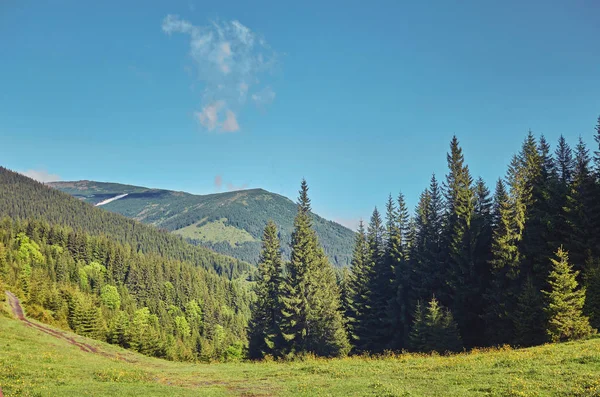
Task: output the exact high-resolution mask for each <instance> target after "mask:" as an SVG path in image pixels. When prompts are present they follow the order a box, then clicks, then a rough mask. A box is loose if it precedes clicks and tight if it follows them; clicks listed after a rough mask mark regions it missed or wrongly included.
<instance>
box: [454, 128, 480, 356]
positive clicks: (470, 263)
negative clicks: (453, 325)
mask: <svg viewBox="0 0 600 397" xmlns="http://www.w3.org/2000/svg"><path fill="white" fill-rule="evenodd" d="M447 161H448V169H449V172H448V175H447V176H446V183H445V197H446V216H445V218H446V222H445V225H444V226H445V227H444V229H445V230H444V246H445V247H444V248H445V250H446V251H447V252H448V273H447V276H446V281H447V283H448V286H449V291H450V293H449V296H450V297H451V299H448V300H447V304H450V305H451V307H452V309H453V312H454V314H455V315H456V320H457V322H458V324H459V328H460V329H461V333H462V335H463V337H464V338H465V341H466V343H467V345H468V346H471V345H473V344H474V343H475V339H476V338H477V336H478V335H479V334H480V333H481V329H479V327H480V325H479V317H480V316H481V314H482V313H481V311H482V308H481V306H480V305H479V303H480V300H479V299H477V298H478V296H480V293H481V288H482V280H481V270H482V269H478V268H477V264H478V260H477V258H476V256H475V255H476V248H477V245H478V241H477V238H478V235H477V232H476V231H475V230H474V226H475V225H474V224H473V220H474V217H475V204H476V197H475V191H474V189H473V179H472V177H471V175H470V172H469V168H468V166H466V165H465V163H464V156H463V153H462V149H461V148H460V145H459V143H458V139H457V138H456V136H455V137H454V138H453V139H452V142H451V143H450V153H449V154H448V155H447ZM484 187H485V186H480V189H483V188H484ZM482 193H483V192H482Z"/></svg>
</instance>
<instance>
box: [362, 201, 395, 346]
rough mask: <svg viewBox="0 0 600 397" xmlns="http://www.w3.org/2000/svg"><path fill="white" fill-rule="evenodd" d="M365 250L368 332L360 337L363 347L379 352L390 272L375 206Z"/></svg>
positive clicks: (379, 219)
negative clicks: (366, 251)
mask: <svg viewBox="0 0 600 397" xmlns="http://www.w3.org/2000/svg"><path fill="white" fill-rule="evenodd" d="M367 250H368V259H367V260H368V267H369V279H368V280H369V281H368V288H369V299H368V301H367V304H366V310H365V328H366V329H367V330H368V334H366V335H364V337H363V338H362V339H363V341H364V348H365V349H367V350H370V351H373V352H381V351H382V350H383V347H384V346H383V345H382V336H381V331H382V328H383V327H385V326H386V324H385V321H386V319H387V317H386V316H387V312H386V309H387V297H386V295H385V291H383V290H382V288H384V286H383V285H384V283H385V281H386V280H387V279H388V276H389V274H390V272H388V271H387V269H386V267H387V263H386V258H385V228H384V225H383V220H382V219H381V215H380V214H379V211H378V210H377V208H375V209H374V210H373V214H372V215H371V220H370V222H369V227H368V231H367Z"/></svg>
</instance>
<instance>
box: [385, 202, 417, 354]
mask: <svg viewBox="0 0 600 397" xmlns="http://www.w3.org/2000/svg"><path fill="white" fill-rule="evenodd" d="M397 204H398V207H397V208H398V209H397V212H396V223H397V225H396V228H397V231H398V239H399V240H400V241H399V242H396V244H394V245H393V246H394V247H395V248H394V251H396V252H398V256H397V259H396V262H395V265H394V285H393V288H392V296H391V299H390V308H389V313H390V316H391V322H390V327H391V330H392V332H393V337H392V338H391V341H390V346H389V347H390V348H391V349H392V350H400V349H403V348H406V346H407V343H408V336H409V333H410V327H411V324H412V318H411V317H412V315H411V310H412V309H411V308H412V305H411V301H410V299H411V296H412V293H411V273H412V268H411V267H410V256H409V250H410V244H409V242H408V240H409V234H410V232H409V222H410V218H409V214H408V208H407V207H406V202H405V200H404V195H403V194H402V193H400V194H399V195H398V199H397Z"/></svg>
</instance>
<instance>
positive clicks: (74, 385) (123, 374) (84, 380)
mask: <svg viewBox="0 0 600 397" xmlns="http://www.w3.org/2000/svg"><path fill="white" fill-rule="evenodd" d="M7 296H8V298H9V299H8V304H6V303H4V302H0V306H2V307H1V308H0V387H1V389H2V390H3V391H4V395H5V396H82V395H87V396H105V395H114V396H140V395H143V396H199V395H201V396H389V397H393V396H471V395H472V396H590V397H591V396H600V339H598V338H596V339H591V340H587V341H582V342H571V343H563V344H556V345H545V346H540V347H535V348H529V349H521V350H512V349H499V350H488V351H483V350H482V351H475V352H471V353H465V354H459V355H455V356H450V357H436V356H423V355H412V354H405V355H398V356H393V357H392V356H390V357H386V358H368V357H352V358H345V359H335V360H326V359H308V360H305V361H297V362H289V363H274V362H263V363H250V362H242V363H223V364H188V363H175V362H169V361H164V360H159V359H154V358H149V357H145V356H142V355H139V354H135V353H133V352H130V351H127V350H123V349H120V348H118V347H115V346H112V345H109V344H106V343H102V342H98V341H94V340H90V339H86V338H83V337H80V336H77V335H74V334H72V333H69V332H66V331H62V330H57V329H54V328H52V327H49V326H46V325H43V324H40V323H37V322H35V321H33V320H28V319H27V318H26V317H25V316H24V315H23V313H22V310H21V309H20V305H19V303H18V300H17V298H16V297H15V296H14V295H12V294H7ZM9 305H10V308H11V309H12V310H10V309H9ZM9 310H10V311H12V312H13V313H15V314H16V317H17V319H15V318H12V317H11V316H10V314H9Z"/></svg>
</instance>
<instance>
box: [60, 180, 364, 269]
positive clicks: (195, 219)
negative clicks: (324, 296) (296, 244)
mask: <svg viewBox="0 0 600 397" xmlns="http://www.w3.org/2000/svg"><path fill="white" fill-rule="evenodd" d="M49 185H50V186H52V187H55V188H57V189H59V190H61V191H63V192H65V193H69V194H71V195H73V196H75V197H77V198H79V199H81V200H83V201H86V202H89V203H91V204H94V205H96V204H98V203H102V202H103V201H105V200H110V199H112V198H115V197H120V196H123V195H126V196H123V197H121V198H119V199H117V200H114V201H111V202H108V203H106V204H103V205H102V206H101V207H102V208H103V209H106V210H109V211H113V212H117V213H119V214H122V215H125V216H127V217H129V218H133V219H135V220H138V221H140V222H143V223H147V224H151V225H154V226H157V227H159V228H162V229H166V230H169V231H172V232H174V233H176V234H179V235H181V236H183V237H184V238H187V239H189V240H190V241H191V242H193V243H194V244H198V245H202V246H205V247H208V248H211V249H214V250H215V251H217V252H220V253H223V254H226V255H230V256H233V257H235V258H238V259H240V260H243V261H247V262H250V263H256V262H257V261H258V255H259V252H260V239H261V236H262V232H263V229H264V228H265V226H266V224H267V221H269V220H272V221H274V222H275V223H276V224H277V226H278V227H279V232H280V237H281V240H282V241H283V242H284V244H283V245H282V250H283V255H284V258H286V259H289V255H290V248H289V242H290V239H291V233H292V228H293V220H294V216H295V215H296V205H295V204H294V203H293V202H292V201H291V200H289V199H288V198H286V197H283V196H280V195H278V194H275V193H270V192H268V191H266V190H263V189H251V190H240V191H235V192H227V193H217V194H209V195H203V196H199V195H193V194H189V193H184V192H175V191H170V190H162V189H148V188H144V187H139V186H130V185H121V184H117V183H104V182H94V181H77V182H53V183H50V184H49ZM312 217H313V222H314V229H315V231H316V232H317V235H318V236H319V240H320V241H321V243H322V244H323V248H324V249H325V253H326V254H327V256H328V257H329V260H330V261H331V262H332V263H333V264H334V265H335V266H339V267H341V266H346V265H349V264H350V260H351V256H352V244H353V241H354V232H352V231H351V230H349V229H347V228H345V227H343V226H341V225H339V224H337V223H335V222H331V221H328V220H326V219H323V218H321V217H319V216H318V215H315V214H312Z"/></svg>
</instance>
